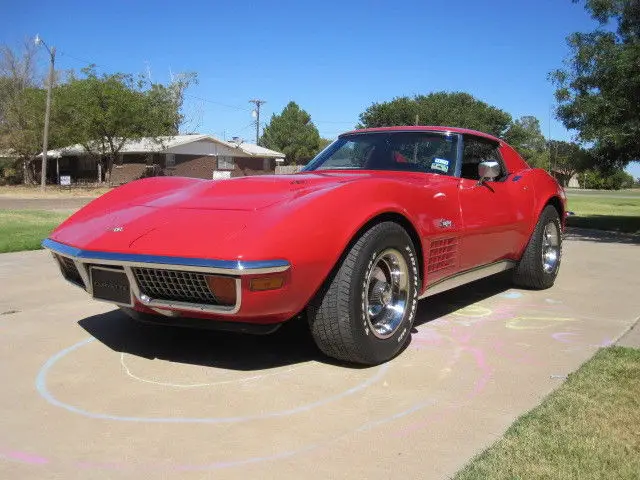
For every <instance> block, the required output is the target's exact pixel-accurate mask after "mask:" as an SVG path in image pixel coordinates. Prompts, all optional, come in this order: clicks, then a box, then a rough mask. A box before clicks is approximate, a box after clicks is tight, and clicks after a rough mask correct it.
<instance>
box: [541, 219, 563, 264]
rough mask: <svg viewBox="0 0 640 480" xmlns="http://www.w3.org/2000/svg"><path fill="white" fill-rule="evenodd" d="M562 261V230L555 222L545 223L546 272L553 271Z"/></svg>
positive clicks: (543, 260) (544, 249) (544, 253)
mask: <svg viewBox="0 0 640 480" xmlns="http://www.w3.org/2000/svg"><path fill="white" fill-rule="evenodd" d="M559 261H560V232H559V231H558V225H557V224H556V223H555V222H549V223H547V224H546V225H545V227H544V231H543V233H542V268H543V269H544V271H545V273H552V272H554V271H555V270H556V268H557V267H558V262H559Z"/></svg>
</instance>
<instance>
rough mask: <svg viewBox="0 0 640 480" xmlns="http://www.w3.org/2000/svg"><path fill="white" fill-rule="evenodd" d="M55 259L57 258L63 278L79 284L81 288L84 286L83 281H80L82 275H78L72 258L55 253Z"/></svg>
mask: <svg viewBox="0 0 640 480" xmlns="http://www.w3.org/2000/svg"><path fill="white" fill-rule="evenodd" d="M56 259H57V260H58V264H59V265H60V270H61V271H62V275H63V276H64V278H65V279H67V280H68V281H70V282H73V283H75V284H77V285H80V286H81V287H82V288H86V287H85V284H84V282H83V281H82V277H81V276H80V272H79V271H78V268H77V267H76V264H75V262H74V261H73V260H71V259H70V258H67V257H63V256H62V255H56Z"/></svg>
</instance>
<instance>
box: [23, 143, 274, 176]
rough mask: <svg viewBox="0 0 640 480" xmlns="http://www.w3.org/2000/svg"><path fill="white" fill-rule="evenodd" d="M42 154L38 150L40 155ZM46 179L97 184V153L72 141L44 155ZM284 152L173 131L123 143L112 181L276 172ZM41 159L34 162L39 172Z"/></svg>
mask: <svg viewBox="0 0 640 480" xmlns="http://www.w3.org/2000/svg"><path fill="white" fill-rule="evenodd" d="M39 158H42V155H39ZM47 158H48V160H47V181H48V182H49V183H60V177H63V178H64V177H70V181H71V183H96V182H103V181H105V180H106V178H105V173H104V172H102V168H101V167H102V166H101V165H100V162H99V159H100V157H99V156H96V155H91V154H89V153H88V152H87V151H86V150H85V149H84V147H82V145H79V144H78V145H72V146H69V147H65V148H60V149H57V150H51V151H49V152H48V154H47ZM284 158H285V156H284V154H282V153H280V152H276V151H273V150H269V149H267V148H264V147H260V146H258V145H254V144H251V143H244V142H241V141H237V142H236V141H234V142H227V141H223V140H220V139H218V138H216V137H214V136H212V135H175V136H170V137H159V138H142V139H139V140H131V141H127V142H125V144H124V146H123V147H122V149H121V150H120V153H119V155H118V158H117V159H116V161H115V162H114V166H113V170H112V172H111V179H110V182H109V183H111V184H112V185H119V184H123V183H127V182H130V181H132V180H136V179H138V178H143V177H149V176H160V175H166V176H183V177H194V178H208V179H211V178H231V177H242V176H245V175H265V174H272V173H274V172H275V167H276V165H277V164H280V163H282V162H283V161H284ZM39 163H40V162H38V161H36V162H35V165H34V166H35V167H36V170H37V172H36V174H37V175H39V170H40V165H39Z"/></svg>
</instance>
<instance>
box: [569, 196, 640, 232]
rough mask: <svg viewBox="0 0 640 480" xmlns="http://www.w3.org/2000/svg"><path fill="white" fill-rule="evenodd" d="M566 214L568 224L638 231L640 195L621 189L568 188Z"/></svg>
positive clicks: (639, 223)
mask: <svg viewBox="0 0 640 480" xmlns="http://www.w3.org/2000/svg"><path fill="white" fill-rule="evenodd" d="M568 210H570V211H572V212H574V213H575V216H570V217H568V218H567V225H568V226H570V227H582V228H595V229H598V230H613V231H620V232H627V233H640V195H638V194H634V193H630V192H621V193H618V194H616V193H598V192H593V193H591V192H589V193H572V192H568Z"/></svg>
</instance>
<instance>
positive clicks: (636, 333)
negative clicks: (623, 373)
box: [616, 318, 640, 348]
mask: <svg viewBox="0 0 640 480" xmlns="http://www.w3.org/2000/svg"><path fill="white" fill-rule="evenodd" d="M616 345H618V346H619V347H631V348H640V318H639V319H638V320H636V323H635V324H634V325H633V326H632V327H631V328H630V329H629V330H627V332H626V333H625V334H624V335H622V337H620V339H619V340H618V341H617V342H616Z"/></svg>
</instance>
